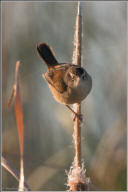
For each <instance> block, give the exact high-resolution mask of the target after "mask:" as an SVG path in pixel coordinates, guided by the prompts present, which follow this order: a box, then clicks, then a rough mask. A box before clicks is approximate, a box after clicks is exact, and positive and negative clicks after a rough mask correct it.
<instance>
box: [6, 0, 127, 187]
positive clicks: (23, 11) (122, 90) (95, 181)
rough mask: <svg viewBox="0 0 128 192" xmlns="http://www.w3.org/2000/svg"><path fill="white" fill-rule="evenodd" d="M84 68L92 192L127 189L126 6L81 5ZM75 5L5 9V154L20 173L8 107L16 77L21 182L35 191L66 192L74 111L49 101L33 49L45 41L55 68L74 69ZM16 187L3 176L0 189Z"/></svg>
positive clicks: (85, 149) (85, 151)
mask: <svg viewBox="0 0 128 192" xmlns="http://www.w3.org/2000/svg"><path fill="white" fill-rule="evenodd" d="M82 4H83V7H82V13H83V50H82V53H83V55H82V65H83V67H84V68H85V69H86V70H87V71H88V73H89V74H90V75H91V76H92V80H93V87H92V91H91V93H90V94H89V96H88V97H87V98H86V99H85V100H84V101H83V102H82V112H83V118H84V122H83V124H82V157H83V160H84V162H85V167H86V170H87V171H86V173H87V176H89V177H90V179H91V186H90V189H91V190H102V191H103V190H126V2H120V1H118V2H114V1H113V2H112V1H111V2H107V1H106V2H105V1H102V2H101V1H100V2H98V1H95V2H89V1H87V2H83V3H82ZM76 10H77V3H76V2H2V63H3V65H2V70H3V71H2V74H3V77H2V79H3V84H2V86H3V91H2V96H3V100H2V101H3V116H2V120H3V123H2V124H3V130H2V153H3V156H4V157H5V158H6V159H7V160H9V161H10V162H11V163H13V165H14V166H15V167H16V168H17V169H18V170H19V142H18V135H17V129H16V120H15V111H14V106H13V105H12V107H11V108H10V109H8V107H7V102H8V99H9V96H10V93H11V89H12V85H13V83H14V74H15V64H16V61H17V60H20V61H21V63H22V64H21V67H20V78H21V92H22V106H23V115H24V126H25V146H24V147H25V155H24V164H25V180H26V181H27V182H28V184H29V185H30V186H31V188H32V190H36V191H38V190H42V191H43V190H51V191H54V190H56V191H57V190H65V189H66V186H65V184H66V182H67V178H66V174H65V170H69V167H70V165H71V164H72V161H73V159H74V147H73V139H72V133H73V121H72V114H71V112H70V111H69V110H68V109H67V108H66V107H65V106H64V105H61V104H58V103H57V102H56V101H55V100H54V99H53V97H52V95H51V93H50V91H49V88H48V86H47V84H46V82H45V81H44V79H43V78H42V73H44V72H46V66H45V65H44V63H43V62H42V61H41V59H40V58H39V56H38V55H37V52H36V45H37V44H38V43H40V42H47V43H48V44H49V45H50V46H51V47H52V48H53V50H54V52H55V55H56V57H57V59H58V61H60V62H71V61H72V53H73V38H74V30H75V19H76ZM17 186H18V183H17V181H16V180H15V179H14V178H13V177H12V176H11V175H10V174H9V173H8V172H7V171H5V170H4V169H3V170H2V187H3V190H9V191H10V190H14V189H15V190H17Z"/></svg>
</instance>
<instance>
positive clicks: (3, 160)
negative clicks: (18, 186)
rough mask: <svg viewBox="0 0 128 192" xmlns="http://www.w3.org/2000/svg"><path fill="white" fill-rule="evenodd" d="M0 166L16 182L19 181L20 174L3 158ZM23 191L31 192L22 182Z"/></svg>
mask: <svg viewBox="0 0 128 192" xmlns="http://www.w3.org/2000/svg"><path fill="white" fill-rule="evenodd" d="M1 165H2V166H3V167H4V168H5V169H6V170H7V171H8V172H9V173H10V174H11V175H12V176H13V177H15V179H16V180H17V181H19V180H20V174H19V172H18V171H17V169H16V168H15V167H14V166H13V165H12V164H11V163H10V162H9V161H7V160H6V159H5V158H4V157H1ZM24 189H25V190H27V191H31V188H30V187H29V185H28V184H27V183H26V181H24Z"/></svg>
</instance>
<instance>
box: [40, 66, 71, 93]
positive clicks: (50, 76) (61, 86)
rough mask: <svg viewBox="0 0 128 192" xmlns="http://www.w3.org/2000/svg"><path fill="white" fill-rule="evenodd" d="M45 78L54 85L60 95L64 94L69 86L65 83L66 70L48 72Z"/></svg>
mask: <svg viewBox="0 0 128 192" xmlns="http://www.w3.org/2000/svg"><path fill="white" fill-rule="evenodd" d="M43 77H44V78H45V79H46V81H47V82H48V83H49V84H50V85H52V86H53V87H54V88H55V89H56V91H58V92H59V93H64V92H65V91H66V90H67V85H66V83H65V82H64V78H63V77H64V69H63V68H62V69H60V70H58V71H57V72H56V70H52V71H48V72H46V73H45V74H44V75H43Z"/></svg>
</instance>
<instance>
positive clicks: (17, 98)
mask: <svg viewBox="0 0 128 192" xmlns="http://www.w3.org/2000/svg"><path fill="white" fill-rule="evenodd" d="M19 66H20V62H19V61H17V62H16V71H15V84H14V86H13V90H12V95H11V97H10V100H9V105H10V103H11V101H12V97H13V96H15V100H14V104H15V114H16V124H17V130H18V136H19V144H20V180H19V191H23V190H24V162H23V155H24V123H23V113H22V104H21V94H20V75H19Z"/></svg>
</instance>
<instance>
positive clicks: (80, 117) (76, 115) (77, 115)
mask: <svg viewBox="0 0 128 192" xmlns="http://www.w3.org/2000/svg"><path fill="white" fill-rule="evenodd" d="M74 112H75V111H74ZM76 118H78V119H79V121H81V122H82V121H83V115H82V114H78V113H76V112H75V115H74V118H73V121H75V120H76Z"/></svg>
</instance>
